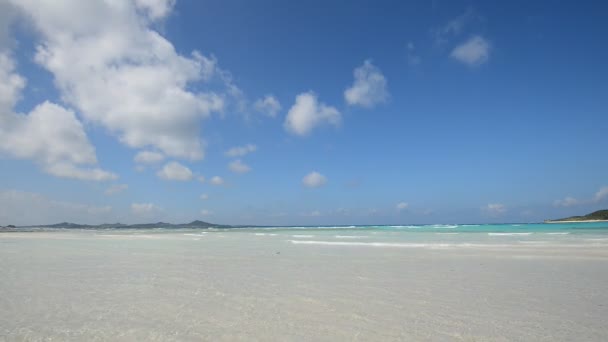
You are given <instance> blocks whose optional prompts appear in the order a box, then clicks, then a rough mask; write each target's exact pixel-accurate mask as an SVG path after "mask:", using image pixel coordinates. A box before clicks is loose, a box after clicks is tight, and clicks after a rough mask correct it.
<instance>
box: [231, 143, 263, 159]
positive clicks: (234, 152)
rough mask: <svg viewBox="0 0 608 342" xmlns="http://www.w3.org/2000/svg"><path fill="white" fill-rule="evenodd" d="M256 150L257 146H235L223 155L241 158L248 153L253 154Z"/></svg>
mask: <svg viewBox="0 0 608 342" xmlns="http://www.w3.org/2000/svg"><path fill="white" fill-rule="evenodd" d="M257 149H258V147H257V146H255V145H253V144H247V145H244V146H235V147H233V148H231V149H229V150H228V151H226V153H224V154H225V155H226V156H227V157H242V156H244V155H247V154H249V153H252V152H255V151H256V150H257Z"/></svg>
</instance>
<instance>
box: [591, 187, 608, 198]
mask: <svg viewBox="0 0 608 342" xmlns="http://www.w3.org/2000/svg"><path fill="white" fill-rule="evenodd" d="M606 198H608V186H603V187H601V188H600V189H599V190H598V191H597V192H596V193H595V196H594V197H593V199H594V201H595V202H601V201H603V200H604V199H606Z"/></svg>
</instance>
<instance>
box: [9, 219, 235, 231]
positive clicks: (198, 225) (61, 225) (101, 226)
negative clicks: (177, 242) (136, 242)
mask: <svg viewBox="0 0 608 342" xmlns="http://www.w3.org/2000/svg"><path fill="white" fill-rule="evenodd" d="M241 227H242V226H230V225H225V224H215V223H209V222H205V221H199V220H196V221H192V222H190V223H178V224H173V223H166V222H156V223H137V224H123V223H102V224H97V225H90V224H78V223H71V222H61V223H55V224H46V225H34V226H20V227H15V226H13V225H8V226H6V227H0V229H5V230H6V229H23V228H26V229H27V228H56V229H153V228H174V229H179V228H191V229H196V228H241Z"/></svg>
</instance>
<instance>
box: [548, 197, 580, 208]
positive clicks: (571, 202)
mask: <svg viewBox="0 0 608 342" xmlns="http://www.w3.org/2000/svg"><path fill="white" fill-rule="evenodd" d="M580 203H581V202H580V201H579V200H577V199H576V198H573V197H566V198H564V199H559V200H555V201H553V206H555V207H572V206H575V205H579V204H580Z"/></svg>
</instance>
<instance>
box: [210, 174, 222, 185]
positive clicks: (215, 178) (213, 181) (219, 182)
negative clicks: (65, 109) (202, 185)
mask: <svg viewBox="0 0 608 342" xmlns="http://www.w3.org/2000/svg"><path fill="white" fill-rule="evenodd" d="M209 183H211V185H218V186H219V185H224V179H223V178H222V177H220V176H213V177H211V179H210V180H209Z"/></svg>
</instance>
